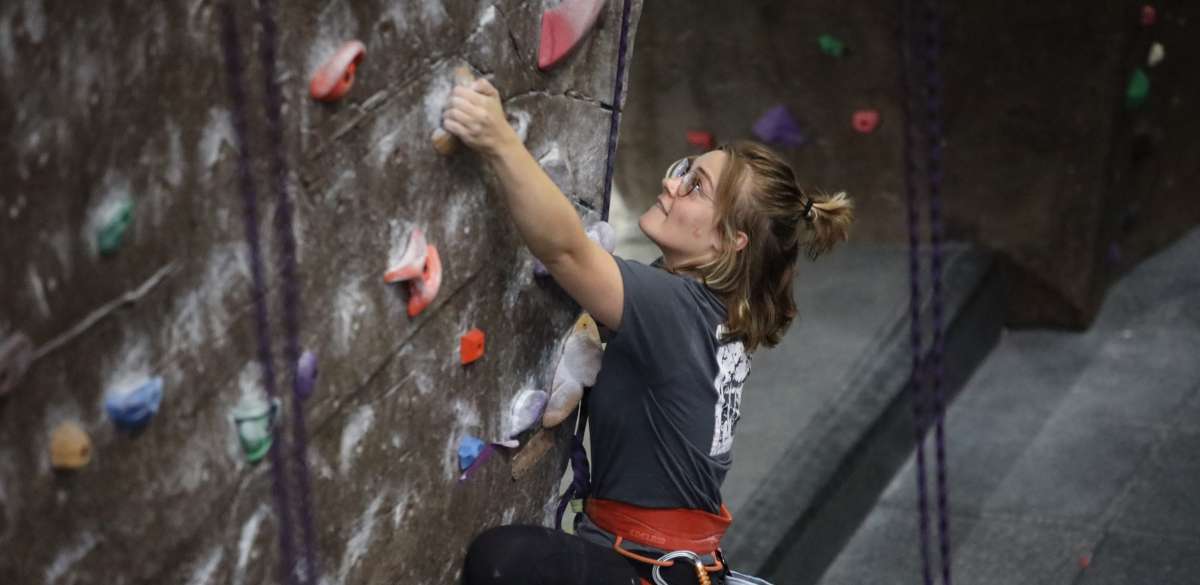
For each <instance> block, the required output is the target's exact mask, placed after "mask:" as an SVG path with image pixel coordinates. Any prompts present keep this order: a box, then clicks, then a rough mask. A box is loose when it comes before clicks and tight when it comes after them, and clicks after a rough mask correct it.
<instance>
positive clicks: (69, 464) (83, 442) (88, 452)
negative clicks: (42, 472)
mask: <svg viewBox="0 0 1200 585" xmlns="http://www.w3.org/2000/svg"><path fill="white" fill-rule="evenodd" d="M91 460H92V440H91V439H89V438H88V435H87V433H86V432H84V430H83V428H82V427H80V426H79V425H78V424H76V423H73V422H70V421H67V422H64V423H62V424H60V425H58V427H56V428H55V429H54V433H53V434H52V435H50V463H51V464H52V465H53V466H54V468H55V469H79V468H80V467H83V466H84V465H87V464H88V461H91Z"/></svg>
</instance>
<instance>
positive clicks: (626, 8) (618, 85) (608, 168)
mask: <svg viewBox="0 0 1200 585" xmlns="http://www.w3.org/2000/svg"><path fill="white" fill-rule="evenodd" d="M632 4H633V2H632V0H625V2H624V5H623V6H622V8H621V37H620V40H619V41H618V44H617V78H616V80H615V81H613V99H612V118H611V122H610V124H609V128H608V159H607V161H606V163H605V169H604V207H603V208H602V210H601V214H600V217H601V219H603V220H604V221H608V211H609V207H610V202H611V201H612V182H613V168H614V166H615V164H616V158H617V134H618V131H619V130H620V127H621V95H622V94H623V93H624V91H625V58H626V54H627V53H628V52H629V18H630V16H629V15H630V12H631V10H632ZM588 394H589V391H588V390H585V391H584V394H583V398H582V399H581V400H580V401H579V416H578V417H577V418H576V420H575V434H574V435H573V436H572V437H571V473H572V476H573V477H572V479H571V485H570V486H568V487H567V490H566V491H565V492H563V495H562V496H561V497H560V498H559V501H558V511H557V514H556V515H555V522H554V526H555V528H562V520H563V516H564V515H565V514H566V512H567V505H568V504H570V503H571V501H572V500H574V499H576V498H584V497H587V495H588V494H589V493H590V492H591V486H592V482H591V467H590V466H589V464H588V457H587V450H586V449H585V448H584V446H583V436H584V434H585V432H586V431H587V420H588V411H587V401H588Z"/></svg>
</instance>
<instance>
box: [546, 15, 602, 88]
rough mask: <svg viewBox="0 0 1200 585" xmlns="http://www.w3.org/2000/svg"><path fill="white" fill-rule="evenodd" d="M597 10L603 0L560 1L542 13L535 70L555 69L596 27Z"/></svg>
mask: <svg viewBox="0 0 1200 585" xmlns="http://www.w3.org/2000/svg"><path fill="white" fill-rule="evenodd" d="M601 8H604V0H563V2H562V4H559V5H558V7H557V8H551V9H550V10H547V11H546V12H544V13H542V38H541V43H540V47H539V48H538V69H541V70H542V71H547V70H549V69H551V68H552V67H554V66H555V65H558V63H559V62H560V61H562V60H563V58H565V57H566V56H567V55H568V54H569V53H570V52H571V51H572V50H573V49H574V48H575V46H576V45H578V44H579V40H580V39H582V38H583V36H584V35H586V34H587V32H588V31H589V30H591V28H592V26H593V25H595V24H596V19H597V18H599V16H600V9H601Z"/></svg>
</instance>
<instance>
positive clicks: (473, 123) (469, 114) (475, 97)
mask: <svg viewBox="0 0 1200 585" xmlns="http://www.w3.org/2000/svg"><path fill="white" fill-rule="evenodd" d="M442 126H443V127H444V128H445V129H446V131H448V132H450V133H451V134H453V135H455V136H457V137H458V139H459V140H461V141H462V142H463V143H464V144H466V145H467V146H469V147H471V149H472V150H474V151H475V152H478V153H479V154H480V155H482V156H483V157H484V158H487V159H495V158H498V157H500V156H501V154H502V153H503V152H504V150H506V149H508V148H511V147H512V146H513V145H520V144H521V140H520V138H519V137H518V136H517V133H516V131H515V130H513V128H512V126H510V125H509V123H508V119H507V118H506V117H505V115H504V106H503V105H501V103H500V93H499V92H498V91H496V88H495V86H493V85H492V84H491V83H490V82H488V80H486V79H476V80H475V81H474V82H472V83H471V85H468V86H457V87H455V88H454V91H453V93H452V94H451V96H450V102H449V104H447V107H446V110H445V111H444V112H442Z"/></svg>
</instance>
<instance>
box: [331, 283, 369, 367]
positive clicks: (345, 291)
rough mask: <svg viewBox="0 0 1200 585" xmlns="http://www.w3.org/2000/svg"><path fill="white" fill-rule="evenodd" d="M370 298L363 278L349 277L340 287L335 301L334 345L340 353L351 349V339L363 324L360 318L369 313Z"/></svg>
mask: <svg viewBox="0 0 1200 585" xmlns="http://www.w3.org/2000/svg"><path fill="white" fill-rule="evenodd" d="M368 302H370V299H369V298H368V297H367V295H366V294H365V293H364V292H363V287H362V280H361V279H358V278H353V277H351V278H349V279H347V280H346V282H345V284H343V285H342V286H341V288H339V289H338V293H337V299H336V300H335V301H334V325H335V327H336V329H335V331H334V339H333V341H334V347H335V349H336V350H338V352H340V354H345V353H346V352H347V351H349V350H350V341H351V340H352V339H353V337H354V334H355V333H357V332H358V329H359V327H361V324H360V323H359V319H360V318H361V317H362V316H363V315H365V314H366V313H367V303H368Z"/></svg>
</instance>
